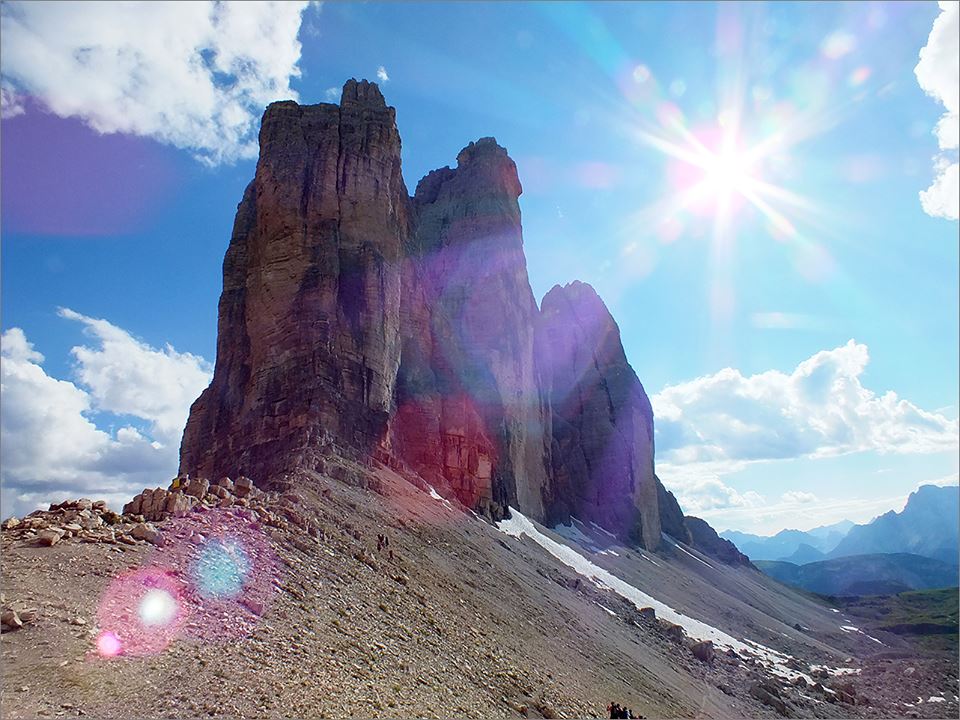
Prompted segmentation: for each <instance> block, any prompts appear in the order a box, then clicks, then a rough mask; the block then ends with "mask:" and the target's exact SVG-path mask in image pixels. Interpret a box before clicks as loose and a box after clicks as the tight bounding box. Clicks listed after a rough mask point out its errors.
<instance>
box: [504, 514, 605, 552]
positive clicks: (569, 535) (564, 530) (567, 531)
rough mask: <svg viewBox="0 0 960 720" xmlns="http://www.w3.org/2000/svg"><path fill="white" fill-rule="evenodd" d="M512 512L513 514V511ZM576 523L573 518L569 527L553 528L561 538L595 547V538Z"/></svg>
mask: <svg viewBox="0 0 960 720" xmlns="http://www.w3.org/2000/svg"><path fill="white" fill-rule="evenodd" d="M511 512H513V511H512V509H511ZM574 522H575V521H574V520H573V519H572V518H571V520H570V524H569V525H557V526H556V527H554V528H553V531H554V532H555V533H556V534H557V535H559V536H560V537H562V538H566V539H567V540H571V541H572V542H575V543H576V544H577V545H588V546H592V545H595V544H596V543H595V542H594V541H593V538H591V537H590V536H588V535H586V534H584V533H583V531H582V530H580V528H578V527H577V526H576V525H574Z"/></svg>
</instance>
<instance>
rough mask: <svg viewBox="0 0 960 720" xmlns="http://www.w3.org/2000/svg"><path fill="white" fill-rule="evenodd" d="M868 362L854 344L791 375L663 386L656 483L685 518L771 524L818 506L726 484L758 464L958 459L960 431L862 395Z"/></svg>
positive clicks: (886, 398) (888, 396)
mask: <svg viewBox="0 0 960 720" xmlns="http://www.w3.org/2000/svg"><path fill="white" fill-rule="evenodd" d="M868 362H869V353H868V350H867V347H866V346H865V345H861V344H858V343H856V342H854V341H852V340H851V341H850V342H848V343H847V344H846V345H844V346H842V347H839V348H835V349H833V350H825V351H821V352H818V353H816V354H815V355H813V356H812V357H810V358H808V359H806V360H804V361H803V362H801V363H800V364H799V365H797V367H796V368H795V369H794V370H793V372H791V373H783V372H779V371H777V370H770V371H767V372H764V373H760V374H757V375H751V376H744V375H742V374H741V373H740V372H739V371H738V370H734V369H731V368H726V369H724V370H721V371H719V372H717V373H715V374H713V375H709V376H706V377H701V378H697V379H696V380H691V381H689V382H686V383H681V384H679V385H674V386H668V387H666V388H664V390H662V391H661V392H660V393H657V394H656V395H654V396H653V397H652V398H651V403H652V404H653V409H654V419H655V422H654V429H655V430H654V432H655V440H656V448H657V474H658V476H659V477H660V478H661V480H663V482H664V483H665V484H666V485H667V486H668V487H669V488H670V489H671V490H673V491H674V492H675V493H676V494H677V499H678V501H679V502H680V505H681V507H682V508H683V509H684V512H685V513H688V514H701V515H703V516H704V517H724V518H728V519H729V518H731V517H744V518H747V517H750V516H751V513H753V514H756V513H758V512H762V513H766V514H767V515H768V516H769V517H768V520H770V521H771V522H774V521H776V520H777V519H778V518H781V517H784V516H787V515H789V514H790V512H791V508H792V509H793V510H796V508H797V506H798V505H801V504H803V505H806V504H809V503H813V502H818V503H820V501H819V500H818V499H817V498H816V496H814V495H813V494H812V493H809V492H805V491H792V492H790V491H788V492H786V493H784V494H783V495H782V497H781V498H780V501H779V504H769V503H766V502H765V500H764V498H763V497H762V496H760V495H759V494H758V493H756V492H755V491H751V490H747V491H740V490H736V489H734V488H732V487H730V486H729V485H727V484H726V483H725V481H724V477H725V476H728V475H731V474H734V473H737V472H739V471H741V470H743V469H745V468H746V467H747V466H748V465H751V464H753V463H758V462H769V461H776V460H790V459H795V458H802V457H806V458H824V457H830V456H837V455H843V454H848V453H854V452H863V451H875V452H878V453H900V454H910V453H932V452H941V451H954V452H955V451H956V449H957V447H958V437H960V423H958V421H957V420H956V419H950V418H947V417H945V416H944V415H942V414H939V413H937V412H928V411H925V410H922V409H920V408H918V407H917V406H916V405H913V404H912V403H910V402H908V401H906V400H902V399H900V398H899V397H898V396H897V395H896V393H894V392H887V393H884V394H882V395H877V394H876V393H874V392H873V391H872V390H869V389H868V388H865V387H864V386H863V384H862V383H861V382H860V378H861V376H862V374H863V372H864V369H865V368H866V366H867V363H868ZM821 504H822V503H821ZM818 507H819V505H818ZM844 508H846V506H844ZM837 519H839V518H837ZM814 524H815V523H814Z"/></svg>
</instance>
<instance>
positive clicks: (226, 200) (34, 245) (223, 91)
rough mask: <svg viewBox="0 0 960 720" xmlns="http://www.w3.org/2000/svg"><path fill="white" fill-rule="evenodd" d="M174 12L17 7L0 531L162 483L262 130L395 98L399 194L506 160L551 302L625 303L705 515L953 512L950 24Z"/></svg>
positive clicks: (531, 256)
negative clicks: (488, 151) (351, 82)
mask: <svg viewBox="0 0 960 720" xmlns="http://www.w3.org/2000/svg"><path fill="white" fill-rule="evenodd" d="M189 5H191V7H190V8H189V9H183V6H180V8H181V9H179V10H178V9H177V8H176V7H175V6H173V5H171V6H159V7H158V6H153V7H152V8H146V7H140V8H139V9H138V8H137V7H136V6H134V7H133V8H132V9H130V10H127V11H125V12H124V13H119V12H106V13H105V14H104V15H103V16H102V17H98V16H97V15H98V13H97V11H93V10H92V9H91V8H87V12H86V15H87V16H89V18H90V19H89V20H87V21H86V22H87V23H88V26H86V25H83V24H81V25H80V26H79V27H78V26H77V20H76V18H74V17H71V16H70V13H71V12H72V11H71V10H70V9H69V8H68V7H64V6H61V7H60V8H59V9H56V10H51V9H47V10H37V9H35V8H31V7H29V6H23V5H19V4H17V3H7V4H4V9H3V22H4V26H3V32H4V36H5V43H4V48H3V51H2V53H3V54H2V67H0V70H2V74H3V91H4V118H5V119H4V120H3V121H2V132H3V143H2V148H0V150H2V183H3V187H2V190H3V207H2V211H3V213H2V234H3V244H2V262H3V265H2V280H3V284H2V296H0V299H2V309H3V315H2V327H3V330H4V331H5V335H4V340H5V343H4V367H5V374H4V381H3V382H4V403H3V433H4V447H5V451H4V458H3V463H2V468H3V473H4V476H3V481H4V495H3V500H4V504H5V506H6V507H13V508H20V507H26V506H28V505H31V504H33V503H37V502H42V501H43V500H45V499H46V498H47V497H48V496H50V495H51V494H53V495H56V494H57V493H61V494H76V492H75V491H76V490H77V489H88V490H89V494H102V495H107V496H109V497H111V498H120V497H122V496H123V495H124V493H127V492H128V491H129V490H130V489H138V487H137V486H138V485H139V486H140V487H142V486H143V485H145V484H150V485H154V484H163V483H165V482H166V476H167V475H171V474H172V473H173V472H175V469H176V445H177V444H178V442H179V429H178V427H177V422H178V419H179V418H181V416H182V417H183V418H185V412H186V406H188V405H189V401H190V399H191V398H192V397H193V396H195V395H196V393H197V392H199V389H200V388H202V387H203V385H204V384H205V378H206V377H207V373H209V364H210V363H212V362H213V360H214V347H215V334H216V308H217V299H218V296H219V292H220V265H221V262H222V257H223V252H224V250H225V248H226V245H227V242H228V239H229V235H230V228H231V225H232V221H233V213H234V212H235V209H236V204H237V203H238V202H239V200H240V197H241V194H242V191H243V188H244V186H245V185H246V183H247V182H248V181H249V180H250V178H252V176H253V172H254V164H255V149H254V148H253V146H252V144H251V141H252V140H253V139H255V130H256V123H257V121H258V120H259V114H260V112H261V111H262V107H263V106H264V105H265V104H266V102H269V101H270V100H272V99H281V98H285V97H291V96H297V97H299V99H300V101H301V102H306V103H311V102H324V101H328V100H329V99H330V98H337V97H338V96H339V87H340V86H341V85H342V83H343V81H344V80H345V79H347V78H349V77H357V78H362V77H366V78H369V79H371V80H375V79H377V78H378V74H379V76H380V84H381V88H382V90H383V92H384V94H385V95H386V97H387V101H388V103H390V104H391V105H393V106H395V107H396V108H397V119H398V124H399V127H400V133H401V137H402V139H403V163H404V166H403V168H404V177H405V179H406V183H407V187H408V190H409V191H410V192H411V193H412V192H413V189H414V188H415V186H416V183H417V181H418V179H419V178H420V177H422V176H423V175H424V174H426V172H428V171H429V170H431V169H434V168H436V167H440V166H443V165H449V164H452V163H454V162H455V157H456V154H457V152H458V151H459V150H460V148H462V147H463V146H464V145H466V144H467V143H468V142H469V141H471V140H475V139H476V138H478V137H482V136H487V135H493V136H495V137H496V138H497V140H498V141H499V142H500V143H501V144H502V145H504V146H505V147H507V148H508V150H509V151H510V154H511V156H512V157H513V158H514V159H515V160H516V162H517V165H518V168H519V172H520V178H521V182H522V183H523V186H524V193H523V195H522V197H521V200H520V202H521V208H522V211H523V222H524V238H525V245H526V251H527V262H528V268H529V273H530V281H531V284H532V286H533V290H534V294H535V295H536V296H537V298H538V299H539V298H540V297H542V296H543V294H544V293H545V292H546V291H547V290H549V289H550V287H551V286H553V285H554V284H556V283H565V282H569V281H571V280H573V279H580V280H584V281H587V282H590V283H591V284H593V285H594V287H595V288H596V289H597V290H598V292H599V293H600V295H601V297H603V298H604V300H605V301H606V302H607V304H608V305H609V307H610V310H611V311H612V313H613V315H614V317H615V318H616V319H617V321H618V323H619V325H620V328H621V333H622V337H623V344H624V348H625V350H626V352H627V356H628V358H629V359H630V361H631V363H632V364H633V366H634V368H635V369H636V371H637V373H638V375H639V376H640V378H641V380H642V381H643V383H644V386H645V387H646V389H647V392H648V393H649V394H650V395H651V397H652V399H653V403H654V408H655V411H656V412H657V427H658V432H657V447H658V451H657V465H658V472H659V474H660V476H661V478H662V479H663V480H664V482H665V483H666V484H667V486H668V487H671V488H673V489H675V490H676V491H677V493H678V495H679V496H680V498H681V501H682V503H683V504H684V506H685V508H686V509H687V511H688V512H689V513H695V514H701V515H703V516H704V517H706V518H707V519H709V520H710V521H711V522H712V523H714V524H715V525H716V526H717V527H718V529H723V528H727V527H733V528H738V529H744V530H750V531H757V532H770V533H772V532H775V531H776V530H779V529H781V528H783V527H785V526H797V527H801V528H805V527H813V526H815V525H820V524H823V523H825V522H832V521H834V520H838V519H840V518H842V517H848V518H850V519H852V520H855V521H864V520H868V519H869V518H870V517H872V516H873V515H876V514H879V513H881V512H883V511H886V510H888V509H890V508H897V509H899V507H900V506H902V504H903V500H904V499H905V497H906V495H907V494H908V493H909V492H910V491H911V490H913V489H914V488H915V487H916V486H917V484H919V483H922V482H927V481H938V482H956V476H957V470H958V460H957V415H958V407H957V402H958V393H960V388H958V365H960V356H958V345H960V340H958V324H960V322H958V242H957V227H958V226H957V221H956V219H955V218H956V200H955V199H953V200H952V201H951V197H952V196H955V195H956V130H955V128H956V115H957V107H956V102H957V101H956V90H955V89H951V88H955V87H956V84H957V63H958V60H957V48H956V44H955V41H954V43H953V44H952V45H951V44H950V38H951V37H953V36H955V35H956V32H955V30H956V24H957V19H956V18H957V11H956V7H955V6H954V7H952V8H950V7H948V6H946V5H945V6H944V9H942V8H941V7H938V5H937V4H935V3H902V4H895V3H890V4H886V3H868V2H862V3H860V2H858V3H818V4H808V3H804V4H790V3H771V4H763V3H748V4H744V5H736V4H732V3H725V4H722V5H709V4H705V3H690V4H686V3H665V4H656V3H624V4H620V3H609V4H601V3H594V4H580V3H559V4H552V3H535V4H521V3H489V4H488V3H456V4H442V3H424V4H407V3H383V4H380V3H364V4H356V3H344V4H336V3H330V4H324V5H319V6H318V5H311V6H309V7H306V9H303V8H302V7H301V6H300V5H298V4H296V3H288V4H285V5H283V6H281V7H280V8H276V7H274V8H270V7H264V6H261V7H259V8H255V9H247V10H241V7H240V6H239V5H238V6H236V7H235V8H233V9H220V10H216V11H215V10H213V9H211V8H212V6H205V4H204V3H193V4H189ZM184 13H189V14H191V17H184V16H183V14H184ZM196 13H199V15H196V16H195V17H194V16H192V15H193V14H196ZM217 13H219V15H218V14H217ZM148 15H149V18H148ZM935 22H936V23H937V24H936V25H935ZM951 23H952V24H951ZM66 24H70V26H71V27H72V28H76V27H78V29H76V30H75V31H74V33H73V35H75V36H76V37H74V36H73V35H71V36H70V37H69V38H66V39H65V38H64V33H61V32H59V31H58V28H61V27H62V26H64V25H66ZM125 24H129V26H130V27H138V28H139V27H143V28H144V32H145V35H144V36H142V37H141V36H139V35H138V34H137V33H133V32H130V33H128V34H127V35H128V36H130V37H139V38H140V39H139V40H138V41H137V42H138V45H137V46H133V47H134V50H135V54H136V53H139V55H138V57H139V62H140V70H139V72H140V73H141V74H140V75H137V74H136V72H135V69H131V68H127V67H124V66H123V62H122V61H117V60H116V58H117V57H118V55H117V53H115V52H113V50H115V49H116V44H117V43H118V42H127V41H118V40H117V39H116V38H117V36H118V33H116V32H115V31H116V30H120V31H122V30H123V29H124V27H126V25H125ZM183 27H190V28H192V30H191V31H190V33H186V36H184V32H183V31H182V30H181V28H183ZM104 28H107V30H104ZM108 30H109V31H108ZM137 32H138V33H139V32H140V31H139V30H138V31H137ZM164 33H167V34H168V35H169V36H170V37H176V42H174V43H173V49H172V50H170V49H169V48H170V45H169V44H168V45H166V46H163V45H162V42H161V41H163V40H165V39H168V38H165V35H164ZM119 35H120V36H124V34H123V33H122V32H121V33H119ZM11 39H13V40H15V42H11ZM298 42H299V47H298ZM71 43H72V44H71ZM81 46H82V52H81V51H78V48H81ZM154 47H166V48H167V50H166V51H165V52H164V53H156V52H154V51H153V50H152V48H154ZM925 47H928V48H929V50H928V51H925V52H926V53H927V59H926V60H925V61H924V63H921V65H922V67H918V62H919V61H920V52H921V49H922V48H925ZM91 48H92V49H91ZM128 49H129V48H128ZM178 53H179V54H178ZM123 57H126V56H123ZM64 58H68V59H69V63H73V65H72V66H70V68H69V70H68V71H65V70H64V67H65V65H64V63H63V62H61V61H62V60H63V59H64ZM78 58H79V59H78ZM191 58H192V59H193V60H191ZM191 62H193V64H191ZM69 63H68V64H69ZM198 67H199V68H200V73H201V75H202V77H199V78H197V77H195V76H194V75H192V74H191V73H194V72H196V71H197V68H198ZM144 68H145V70H144ZM204 68H206V69H207V70H209V72H206V71H205V70H204ZM915 68H916V71H915ZM204 72H206V74H204ZM921 83H923V86H922V87H921ZM333 101H336V99H334V100H333ZM218 108H219V110H218ZM224 108H229V110H230V112H226V111H224ZM938 123H939V125H938ZM724 138H727V139H731V138H732V140H730V142H731V145H730V147H733V148H734V149H733V150H731V151H729V152H728V151H725V150H721V149H720V147H721V144H722V143H723V141H724ZM698 142H700V143H703V144H704V145H705V146H706V147H707V148H708V149H709V151H710V152H709V153H706V154H705V153H704V152H702V151H695V152H692V151H691V147H695V143H698ZM692 143H693V144H692ZM717 143H720V144H717ZM758 146H759V147H760V148H762V151H760V152H757V153H755V154H754V155H753V156H749V153H750V150H751V148H757V147H758ZM691 152H692V156H691ZM748 156H749V157H751V158H753V159H752V161H751V162H749V163H748V162H747V161H746V160H745V158H747V157H748ZM691 157H692V159H691ZM718 158H719V159H718ZM698 163H699V164H698ZM731 163H732V165H731ZM951 173H952V175H951ZM938 177H940V178H941V179H939V180H938ZM951 178H952V180H951ZM950 182H953V185H952V186H951V185H950ZM928 188H930V190H928ZM695 192H699V193H700V196H699V200H697V201H695V202H693V203H691V205H690V206H689V207H686V208H682V209H679V210H678V209H677V208H676V206H677V205H678V204H680V202H681V200H682V199H684V198H687V199H689V197H690V196H691V195H692V194H693V193H695ZM922 192H924V193H927V194H926V195H925V196H924V197H923V198H922V199H921V197H920V193H922ZM748 195H750V196H753V199H754V200H759V201H758V202H756V203H754V202H752V201H751V198H749V197H747V196H748ZM951 202H952V205H951ZM727 205H729V208H730V209H729V211H727V212H724V207H726V206H727ZM758 206H760V207H758ZM951 217H952V219H951ZM60 308H69V309H70V310H72V311H73V312H72V313H69V312H62V311H60V310H59V309H60ZM101 320H102V321H106V322H99V321H101ZM13 329H17V330H15V331H14V330H13ZM851 341H852V342H851ZM31 346H32V350H31ZM74 348H81V349H80V350H79V351H77V350H74ZM36 353H41V354H42V356H43V360H42V361H41V360H40V359H39V356H38V355H37V354H36ZM11 388H14V389H11ZM171 388H172V390H171ZM890 393H895V396H893V395H891V394H890ZM64 408H67V409H64ZM71 413H72V414H71ZM68 415H69V417H68ZM44 428H47V429H50V428H56V429H57V432H52V431H51V432H48V433H44V431H43V429H44ZM64 433H65V434H68V435H70V437H71V438H73V439H75V440H76V442H75V443H74V444H71V443H69V442H66V443H64V442H59V443H58V441H56V440H51V439H49V438H43V437H42V436H43V435H45V434H54V435H58V437H63V434H64ZM71 433H72V434H71ZM58 444H59V446H60V447H53V446H52V445H58ZM13 445H16V446H17V447H18V451H17V452H16V453H15V454H14V453H8V450H7V448H10V447H12V446H13ZM70 448H75V451H69V450H70ZM80 456H82V457H83V458H84V459H83V461H82V462H79V461H77V460H76V459H75V458H77V457H80ZM71 458H74V460H71ZM151 478H153V479H151ZM6 507H5V511H6Z"/></svg>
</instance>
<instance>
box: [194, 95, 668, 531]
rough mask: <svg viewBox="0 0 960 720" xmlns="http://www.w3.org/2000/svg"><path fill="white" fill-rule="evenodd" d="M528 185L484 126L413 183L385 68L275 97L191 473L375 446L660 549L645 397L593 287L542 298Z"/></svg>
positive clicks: (416, 466) (288, 470) (237, 246)
mask: <svg viewBox="0 0 960 720" xmlns="http://www.w3.org/2000/svg"><path fill="white" fill-rule="evenodd" d="M520 193H521V187H520V181H519V179H518V177H517V168H516V165H515V164H514V162H513V161H512V160H511V159H510V158H509V156H508V155H507V152H506V150H504V149H503V148H502V147H500V146H499V145H497V143H496V141H494V140H493V139H492V138H484V139H481V140H479V141H477V142H475V143H470V145H468V146H467V147H466V148H464V149H463V151H461V153H460V154H459V156H458V157H457V166H456V168H454V169H450V168H442V169H440V170H436V171H434V172H432V173H430V174H429V175H427V176H426V177H425V178H423V180H422V181H421V182H420V183H419V185H418V186H417V191H416V194H415V195H414V197H413V198H410V197H409V196H408V195H407V191H406V188H405V187H404V183H403V179H402V176H401V174H400V137H399V134H398V132H397V127H396V122H395V115H394V110H393V108H390V107H387V106H386V104H385V103H384V100H383V97H382V96H381V94H380V91H379V90H378V89H377V87H376V85H373V84H371V83H367V82H365V81H363V82H356V81H353V80H351V81H349V82H348V83H347V84H346V85H345V86H344V90H343V98H342V100H341V103H340V105H339V106H337V105H329V104H321V105H309V106H301V105H298V104H296V103H294V102H280V103H274V104H272V105H271V106H270V107H268V108H267V111H266V113H265V114H264V117H263V124H262V127H261V131H260V160H259V162H258V164H257V172H256V177H255V178H254V180H253V182H252V183H251V184H250V186H249V187H248V188H247V190H246V192H245V194H244V197H243V201H242V202H241V203H240V206H239V208H238V211H237V217H236V222H235V225H234V230H233V236H232V238H231V241H230V246H229V248H228V250H227V254H226V257H225V259H224V264H223V294H222V295H221V298H220V308H219V330H218V338H217V362H216V369H215V372H214V379H213V382H212V383H211V385H210V387H209V388H207V390H205V391H204V392H203V394H202V395H201V396H200V398H199V399H198V400H197V401H196V402H195V403H194V405H193V407H192V408H191V412H190V418H189V420H188V422H187V427H186V430H185V432H184V436H183V442H182V445H181V459H180V471H181V473H190V474H191V475H194V476H200V477H205V478H209V479H217V478H219V477H221V476H223V475H228V476H235V475H238V474H243V475H247V476H248V477H251V478H253V479H254V481H255V482H257V483H258V484H260V485H268V484H271V483H273V482H275V481H279V480H282V479H283V478H284V477H286V476H289V477H290V478H291V479H295V478H296V477H298V476H297V472H298V471H300V470H310V469H317V468H318V467H319V465H320V462H319V461H320V460H321V459H322V457H323V456H324V455H327V454H331V453H336V454H341V455H348V456H350V457H353V458H356V459H360V460H363V459H366V458H370V457H371V456H376V457H378V458H379V459H381V460H390V461H398V462H400V463H401V464H404V465H406V466H407V467H408V468H410V469H412V470H413V471H415V472H417V473H419V474H420V475H421V476H422V477H423V478H424V479H426V480H427V481H428V482H430V483H431V484H434V485H435V486H436V487H437V488H438V489H442V490H443V491H444V492H445V493H448V494H450V493H452V494H453V495H456V497H457V498H459V499H460V500H461V501H462V502H463V503H464V504H465V505H467V506H468V507H470V508H472V509H474V510H476V511H478V512H480V513H483V514H485V515H487V516H488V517H492V518H500V517H503V515H504V514H505V513H506V512H507V508H508V507H509V506H512V507H516V508H518V509H520V510H521V511H522V512H524V513H525V514H528V515H530V516H532V517H534V518H536V519H539V520H544V521H547V522H552V521H554V520H562V519H566V518H568V517H570V516H571V515H573V516H575V517H577V518H579V519H581V520H585V521H594V522H596V523H598V524H601V525H603V526H604V527H606V528H607V529H609V530H611V531H614V532H617V533H619V534H621V535H622V536H624V537H631V536H632V537H633V538H634V539H636V540H637V541H639V542H641V543H642V544H643V545H644V546H646V547H648V548H653V547H656V546H657V544H658V542H659V538H660V514H659V510H658V507H659V502H658V488H657V483H656V480H655V478H654V476H653V439H652V438H653V418H652V414H651V410H650V403H649V401H648V400H647V396H646V394H645V393H644V391H643V387H642V386H641V385H640V382H639V380H638V379H637V376H636V374H635V373H634V372H633V370H632V369H631V368H630V366H629V365H628V364H627V361H626V358H625V357H624V353H623V348H622V346H621V344H620V336H619V331H618V329H617V326H616V324H615V323H614V322H613V319H612V318H611V317H610V314H609V313H608V312H607V309H606V307H605V306H604V305H603V302H602V301H601V300H600V299H599V298H598V297H597V295H596V293H594V292H593V290H592V288H590V287H589V286H587V285H582V284H580V283H574V284H572V285H568V286H567V287H565V288H554V290H553V291H551V292H550V293H549V294H548V295H547V297H546V298H544V300H543V309H542V313H541V312H540V311H538V309H537V304H536V301H535V300H534V297H533V293H532V292H531V289H530V283H529V280H528V278H527V268H526V260H525V257H524V252H523V238H522V232H521V227H520V207H519V204H518V198H519V196H520ZM664 498H666V496H664ZM670 499H672V496H671V498H670ZM674 505H675V503H674ZM671 508H672V506H670V508H668V510H669V509H671ZM673 515H679V518H680V519H679V521H676V518H674V521H676V522H674V524H678V526H682V514H680V513H679V508H675V512H673V514H670V513H669V512H668V513H667V514H666V515H665V518H666V519H667V520H669V519H670V518H671V517H673ZM668 524H669V523H668ZM675 532H678V533H679V530H675Z"/></svg>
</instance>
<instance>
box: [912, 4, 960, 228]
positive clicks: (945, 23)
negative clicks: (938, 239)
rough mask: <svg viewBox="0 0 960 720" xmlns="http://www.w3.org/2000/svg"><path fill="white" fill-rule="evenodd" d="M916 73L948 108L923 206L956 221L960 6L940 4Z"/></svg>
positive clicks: (959, 208) (959, 198)
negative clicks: (933, 173) (932, 174)
mask: <svg viewBox="0 0 960 720" xmlns="http://www.w3.org/2000/svg"><path fill="white" fill-rule="evenodd" d="M913 72H914V74H915V75H916V76H917V82H919V83H920V87H921V88H923V91H924V92H925V93H927V94H928V95H929V96H930V97H932V98H934V99H935V100H937V101H939V102H940V103H941V104H942V105H943V106H944V108H945V109H946V112H945V113H944V115H943V117H941V118H940V121H939V122H938V123H937V127H936V129H935V131H934V134H935V135H936V136H937V142H938V144H939V146H940V149H941V150H942V151H944V152H943V153H941V154H940V155H938V156H937V157H936V158H934V171H935V172H936V178H935V179H934V181H933V184H932V185H931V186H930V187H929V188H927V189H926V190H924V191H922V192H921V193H920V203H921V205H922V206H923V210H924V212H926V213H927V214H928V215H932V216H933V217H942V218H947V219H948V220H956V219H958V217H960V182H958V177H960V165H958V163H957V157H956V151H957V148H958V147H960V3H957V2H952V1H951V2H941V3H940V14H939V15H938V16H937V18H936V20H934V21H933V28H932V29H931V30H930V36H929V37H928V38H927V44H926V45H925V46H924V47H923V49H921V50H920V62H919V63H917V66H916V67H915V68H914V69H913Z"/></svg>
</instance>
